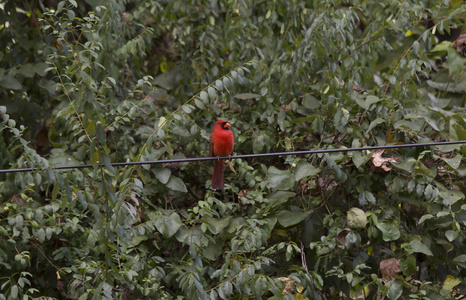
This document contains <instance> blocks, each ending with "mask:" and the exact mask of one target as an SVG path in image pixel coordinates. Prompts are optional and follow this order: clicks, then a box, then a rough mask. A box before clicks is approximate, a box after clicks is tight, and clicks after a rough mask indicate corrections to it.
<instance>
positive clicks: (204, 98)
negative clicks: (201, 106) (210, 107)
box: [199, 91, 209, 103]
mask: <svg viewBox="0 0 466 300" xmlns="http://www.w3.org/2000/svg"><path fill="white" fill-rule="evenodd" d="M199 97H200V98H201V99H202V101H204V103H206V102H208V101H209V94H207V93H206V92H204V91H202V92H201V93H200V94H199Z"/></svg>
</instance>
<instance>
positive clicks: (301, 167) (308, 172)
mask: <svg viewBox="0 0 466 300" xmlns="http://www.w3.org/2000/svg"><path fill="white" fill-rule="evenodd" d="M319 173H320V169H318V168H316V167H314V166H313V165H311V164H310V163H308V162H306V161H303V160H301V161H299V162H298V164H297V165H296V168H295V170H294V179H295V180H296V181H299V180H301V179H302V178H304V177H309V176H314V175H317V174H319Z"/></svg>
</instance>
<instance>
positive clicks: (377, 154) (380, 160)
mask: <svg viewBox="0 0 466 300" xmlns="http://www.w3.org/2000/svg"><path fill="white" fill-rule="evenodd" d="M384 151H385V150H383V149H379V150H375V151H374V154H372V163H373V164H374V166H376V167H377V168H380V169H382V170H383V171H385V172H388V171H390V170H391V169H392V168H391V167H389V166H388V163H396V162H397V161H398V160H399V159H400V158H393V157H382V154H383V152H384Z"/></svg>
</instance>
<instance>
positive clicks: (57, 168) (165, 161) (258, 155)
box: [0, 141, 466, 174]
mask: <svg viewBox="0 0 466 300" xmlns="http://www.w3.org/2000/svg"><path fill="white" fill-rule="evenodd" d="M458 144H466V141H453V142H437V143H421V144H404V145H386V146H372V147H356V148H343V149H322V150H306V151H291V152H274V153H261V154H243V155H233V156H221V157H194V158H178V159H166V160H151V161H137V162H120V163H111V164H110V165H111V166H112V167H119V166H135V165H155V164H164V163H165V164H166V163H182V162H193V161H206V160H217V159H236V158H255V157H269V156H286V155H306V154H319V153H334V152H352V151H364V150H379V149H399V148H412V147H429V146H445V145H458ZM91 167H92V165H78V166H59V167H52V169H54V170H67V169H84V168H91ZM38 170H44V169H43V168H42V169H40V168H24V169H0V174H1V173H17V172H32V171H38Z"/></svg>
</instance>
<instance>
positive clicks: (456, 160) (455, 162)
mask: <svg viewBox="0 0 466 300" xmlns="http://www.w3.org/2000/svg"><path fill="white" fill-rule="evenodd" d="M441 159H442V160H443V161H444V162H446V163H447V164H449V165H450V167H452V168H453V169H455V170H456V169H458V168H459V166H460V164H461V160H462V159H463V156H462V155H460V154H458V155H456V156H455V157H452V158H445V157H441Z"/></svg>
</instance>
